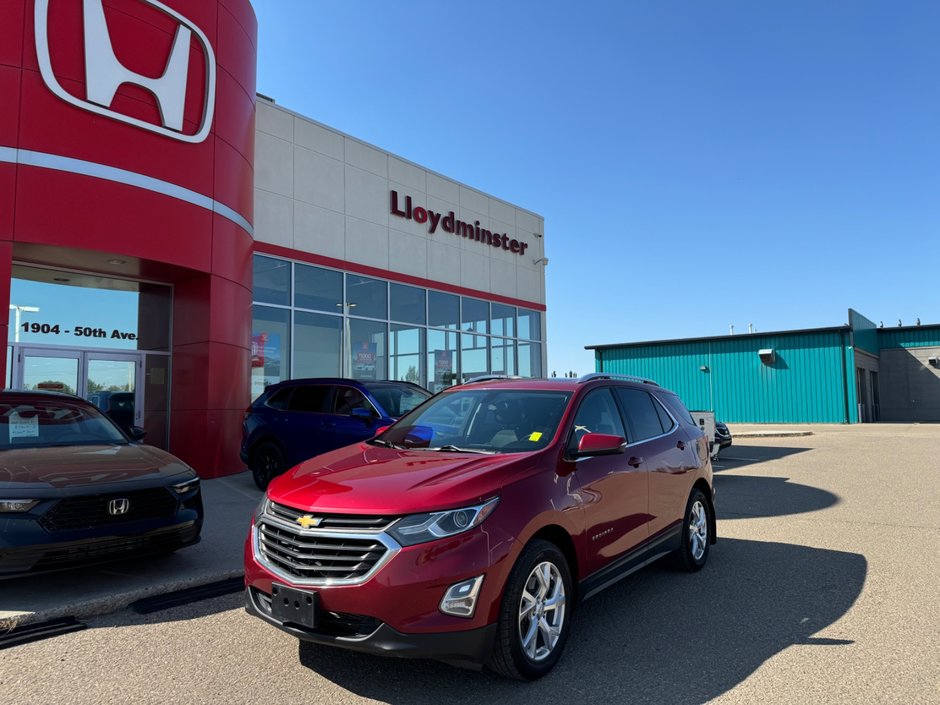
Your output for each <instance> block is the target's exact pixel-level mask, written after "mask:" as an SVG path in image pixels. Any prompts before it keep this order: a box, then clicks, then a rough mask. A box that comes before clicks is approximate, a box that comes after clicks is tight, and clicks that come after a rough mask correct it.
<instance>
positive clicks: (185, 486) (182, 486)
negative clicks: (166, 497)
mask: <svg viewBox="0 0 940 705" xmlns="http://www.w3.org/2000/svg"><path fill="white" fill-rule="evenodd" d="M197 489H199V478H198V477H194V478H193V479H191V480H186V481H185V482H178V483H176V484H175V485H173V491H174V492H176V494H178V495H184V494H189V493H190V492H192V491H193V490H197Z"/></svg>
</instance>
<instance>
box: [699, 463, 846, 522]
mask: <svg viewBox="0 0 940 705" xmlns="http://www.w3.org/2000/svg"><path fill="white" fill-rule="evenodd" d="M714 482H715V494H716V512H717V514H718V519H719V520H720V519H747V518H751V517H775V516H784V515H787V514H801V513H804V512H815V511H819V510H820V509H826V508H827V507H831V506H833V505H834V504H838V502H839V497H838V495H835V494H833V493H832V492H829V491H827V490H823V489H820V488H818V487H812V486H810V485H801V484H798V483H796V482H790V480H789V478H786V477H757V476H751V475H715V480H714ZM719 535H720V534H719Z"/></svg>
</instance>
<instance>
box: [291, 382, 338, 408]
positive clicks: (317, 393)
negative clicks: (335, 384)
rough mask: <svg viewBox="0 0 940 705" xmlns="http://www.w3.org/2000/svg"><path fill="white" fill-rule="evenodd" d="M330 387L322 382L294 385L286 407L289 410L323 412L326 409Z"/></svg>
mask: <svg viewBox="0 0 940 705" xmlns="http://www.w3.org/2000/svg"><path fill="white" fill-rule="evenodd" d="M329 393H330V388H329V387H328V386H326V385H323V384H303V385H300V386H298V387H294V393H293V394H292V395H291V398H290V403H289V405H288V407H287V408H288V409H290V410H291V411H306V412H320V413H322V412H324V411H326V410H327V402H328V400H329Z"/></svg>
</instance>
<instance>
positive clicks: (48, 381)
mask: <svg viewBox="0 0 940 705" xmlns="http://www.w3.org/2000/svg"><path fill="white" fill-rule="evenodd" d="M15 355H16V359H15V361H14V368H13V370H14V371H13V388H14V389H21V390H27V391H28V390H36V389H45V390H49V391H55V392H67V393H69V394H76V395H78V396H80V397H82V398H84V399H88V400H89V401H91V402H92V403H93V404H95V405H96V406H97V407H98V408H99V409H101V410H102V411H104V412H105V413H106V414H108V416H109V417H111V419H112V420H113V421H114V422H115V423H116V424H117V425H118V426H120V427H121V428H123V429H124V430H125V431H127V430H129V429H130V427H131V426H143V423H144V403H143V402H144V399H143V386H142V385H139V384H138V378H139V376H140V373H141V369H142V365H143V357H144V356H143V355H142V354H141V353H124V352H120V353H116V352H114V353H113V352H91V351H77V350H51V349H48V348H30V347H20V348H19V349H18V350H16V351H15Z"/></svg>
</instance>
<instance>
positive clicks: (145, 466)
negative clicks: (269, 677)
mask: <svg viewBox="0 0 940 705" xmlns="http://www.w3.org/2000/svg"><path fill="white" fill-rule="evenodd" d="M202 520H203V510H202V496H201V494H200V487H199V478H198V477H197V475H196V473H195V472H194V471H193V469H192V468H190V467H189V466H188V465H186V464H185V463H184V462H182V461H181V460H179V459H177V458H175V457H174V456H172V455H170V454H169V453H166V452H164V451H162V450H159V449H157V448H153V447H150V446H144V445H140V444H138V443H135V442H132V441H131V440H130V438H129V437H128V436H127V435H125V434H124V433H123V432H122V431H121V430H120V429H119V428H118V427H117V426H116V425H115V424H114V423H113V422H112V421H111V420H110V419H109V418H108V417H107V416H105V415H104V414H102V413H101V412H100V411H99V410H98V409H97V408H96V407H95V406H94V405H92V404H90V403H88V402H87V401H85V400H84V399H80V398H79V397H75V396H72V395H68V394H58V393H53V392H10V391H4V392H0V528H2V531H0V577H9V576H11V575H18V574H23V573H30V572H39V571H43V570H53V569H58V568H66V567H71V566H75V565H79V564H84V563H88V562H99V561H103V560H108V559H113V558H119V557H125V556H136V555H143V554H152V553H167V552H171V551H175V550H176V549H178V548H181V547H183V546H188V545H191V544H194V543H196V542H197V541H199V534H200V531H201V529H202Z"/></svg>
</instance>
